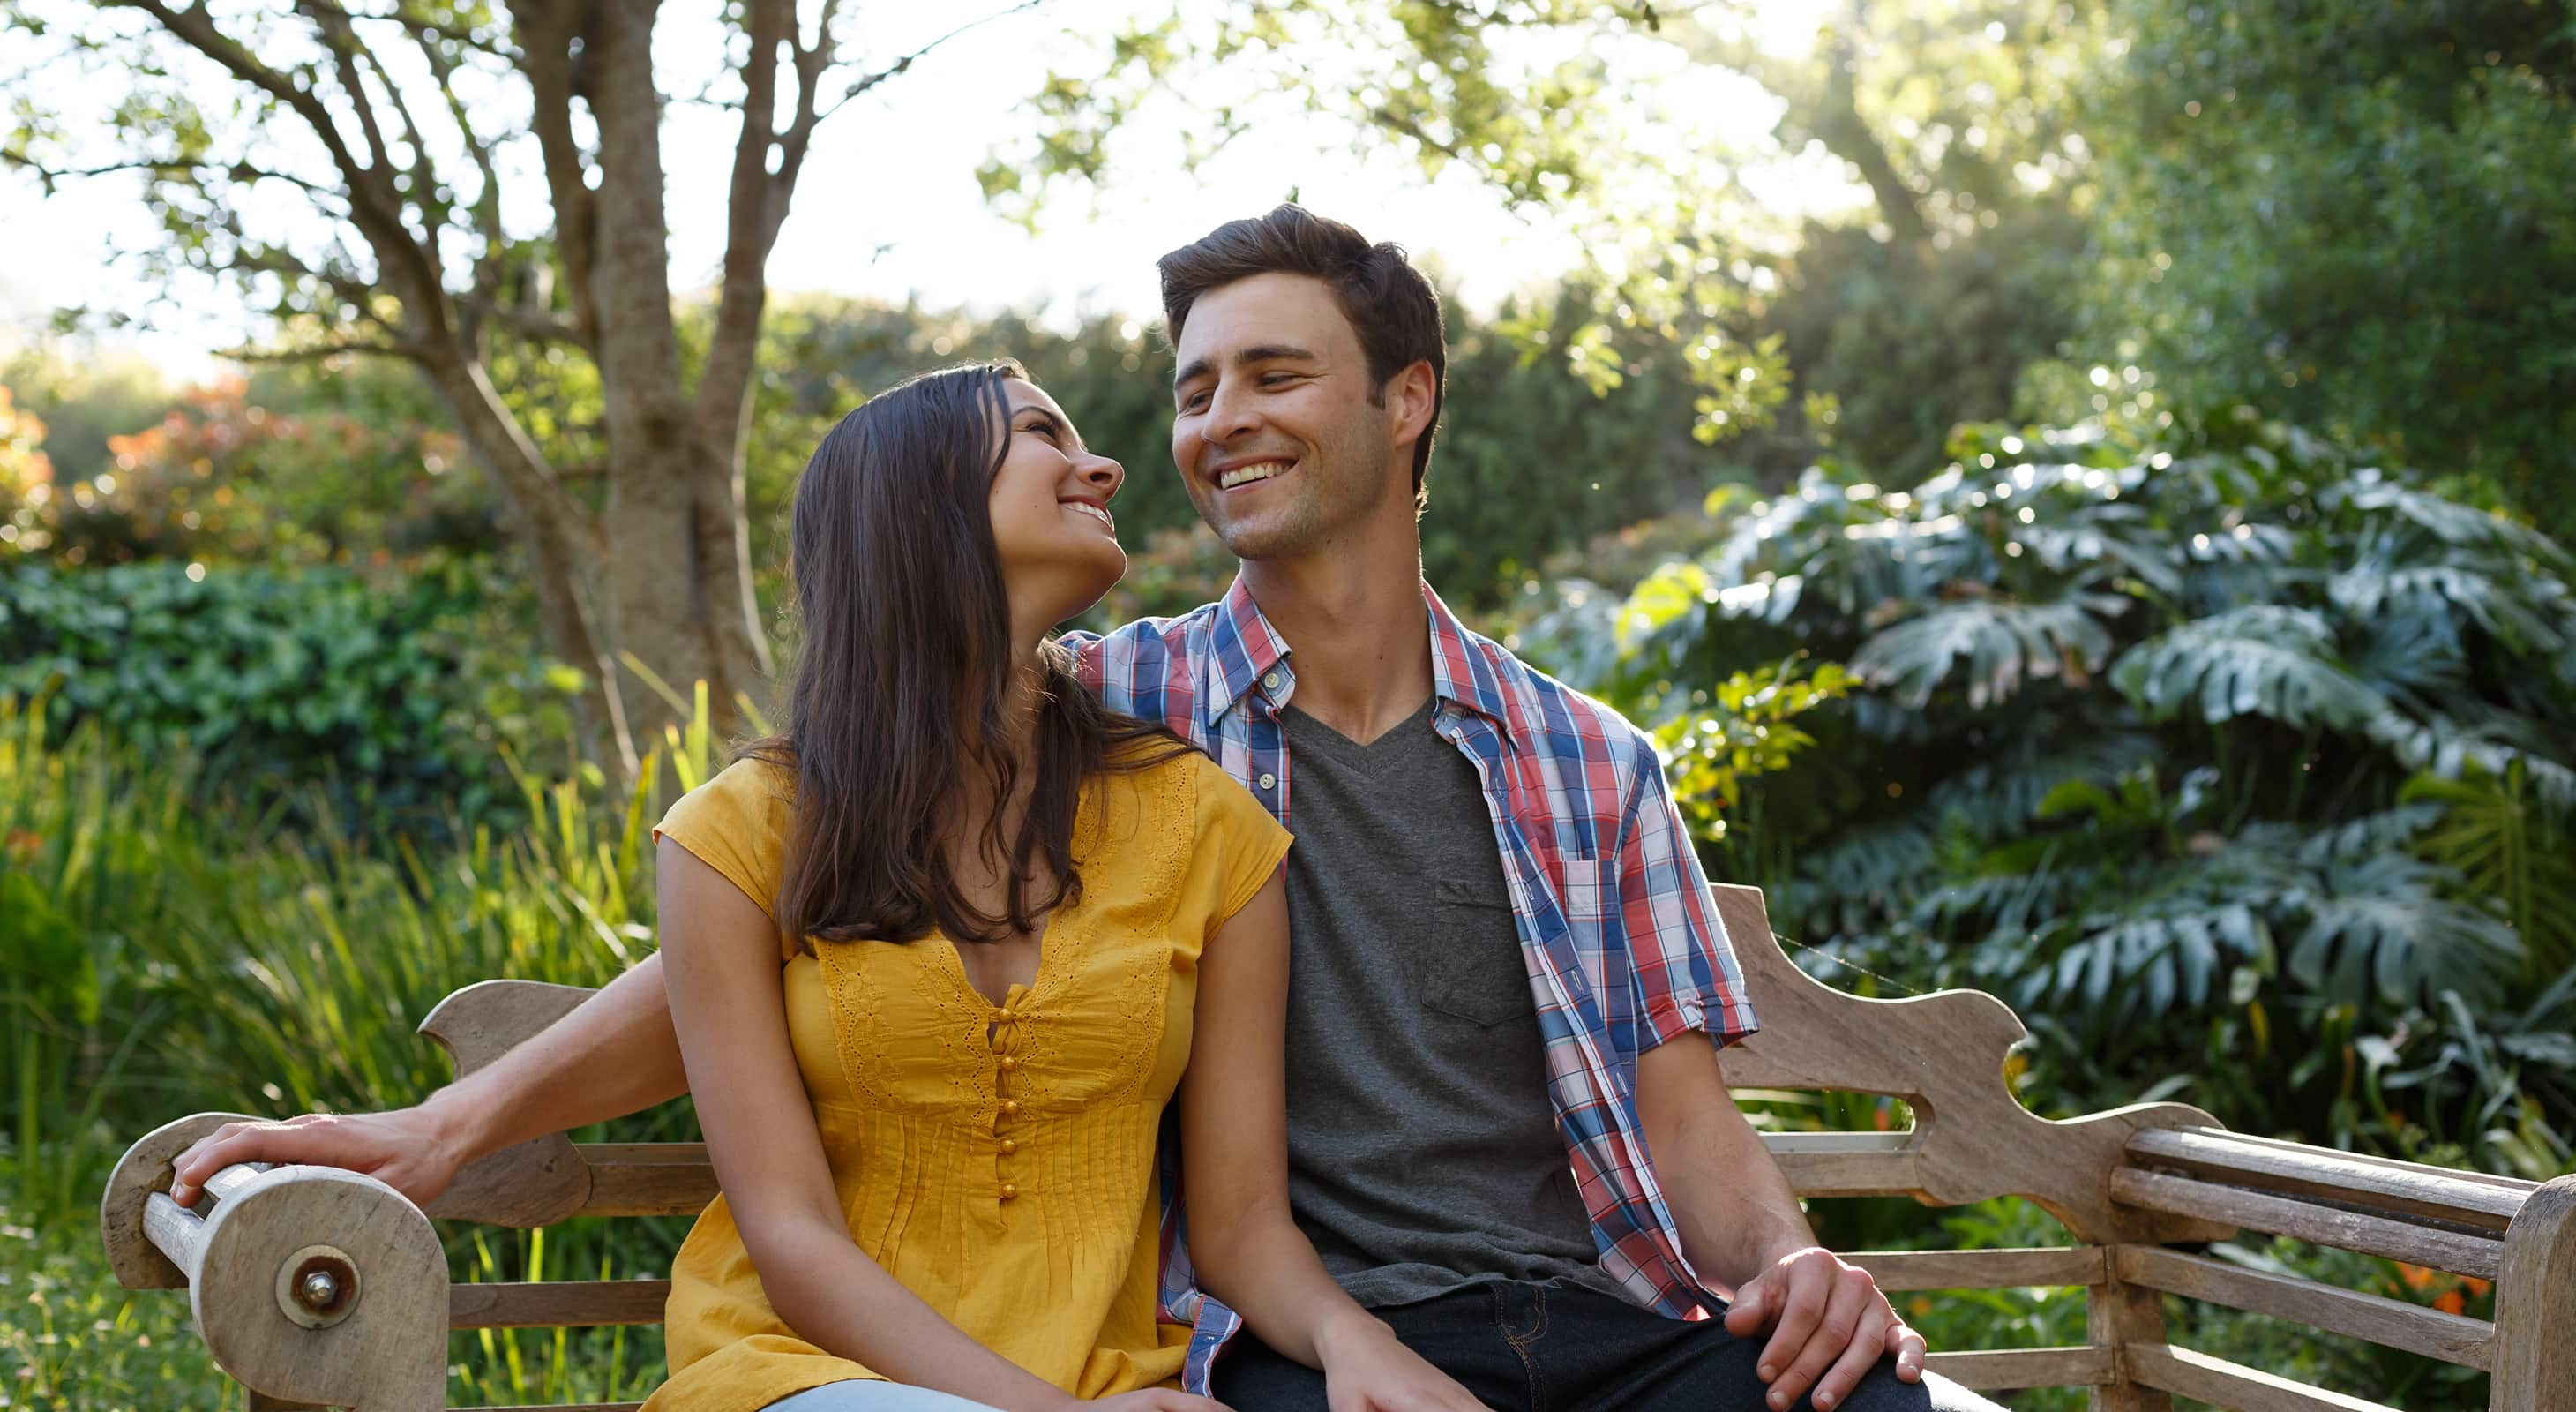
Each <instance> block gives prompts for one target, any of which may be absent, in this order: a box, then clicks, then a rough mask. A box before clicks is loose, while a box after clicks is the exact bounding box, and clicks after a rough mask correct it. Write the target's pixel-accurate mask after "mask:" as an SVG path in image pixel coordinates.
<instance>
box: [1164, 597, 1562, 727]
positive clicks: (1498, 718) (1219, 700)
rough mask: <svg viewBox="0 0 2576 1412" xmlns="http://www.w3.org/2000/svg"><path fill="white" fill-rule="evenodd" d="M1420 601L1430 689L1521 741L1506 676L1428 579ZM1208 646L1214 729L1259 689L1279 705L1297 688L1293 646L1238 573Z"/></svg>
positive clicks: (1202, 689)
mask: <svg viewBox="0 0 2576 1412" xmlns="http://www.w3.org/2000/svg"><path fill="white" fill-rule="evenodd" d="M1422 606H1423V609H1424V611H1425V612H1426V613H1427V614H1428V616H1429V620H1430V632H1431V692H1432V694H1433V695H1434V696H1437V697H1439V698H1440V699H1441V700H1442V701H1444V702H1448V703H1451V704H1453V705H1456V706H1460V707H1463V708H1465V709H1466V710H1469V711H1472V712H1474V713H1475V714H1477V715H1479V716H1482V717H1484V718H1486V719H1487V720H1489V721H1491V722H1492V723H1493V724H1494V725H1495V726H1496V727H1497V728H1501V729H1500V733H1501V736H1502V739H1503V741H1504V743H1505V745H1506V746H1510V747H1515V748H1516V747H1517V744H1518V742H1516V741H1514V740H1513V739H1512V732H1511V731H1510V730H1509V729H1507V727H1508V726H1509V724H1510V723H1509V722H1508V721H1507V720H1506V719H1505V718H1504V715H1503V690H1502V684H1501V683H1500V682H1497V681H1495V680H1494V677H1493V670H1492V668H1491V666H1490V665H1489V664H1488V663H1486V661H1485V660H1484V657H1483V656H1482V655H1481V654H1479V653H1477V652H1475V651H1473V650H1471V649H1470V647H1469V644H1468V641H1467V630H1466V628H1465V627H1464V626H1462V625H1461V624H1460V623H1459V621H1458V618H1457V615H1456V614H1454V613H1451V612H1450V611H1449V605H1448V604H1446V603H1443V602H1441V601H1440V595H1439V594H1437V593H1435V592H1433V591H1432V589H1431V585H1430V584H1429V583H1428V582H1425V583H1423V585H1422ZM1209 648H1210V651H1209V652H1208V654H1207V656H1206V657H1205V658H1204V659H1203V660H1202V662H1201V664H1200V669H1199V719H1200V722H1201V723H1202V724H1204V725H1206V726H1208V727H1209V728H1210V729H1214V728H1215V726H1216V724H1217V723H1218V722H1219V721H1222V720H1224V719H1225V717H1226V713H1227V712H1230V711H1232V710H1233V709H1234V708H1235V707H1236V706H1237V705H1239V704H1241V703H1242V701H1243V698H1245V697H1247V696H1250V695H1252V694H1253V693H1254V692H1255V691H1256V690H1258V691H1259V692H1260V693H1261V694H1262V696H1263V697H1264V698H1265V699H1266V700H1267V701H1268V702H1269V704H1270V707H1271V709H1272V710H1274V711H1275V710H1277V709H1279V708H1281V707H1284V706H1286V705H1287V704H1288V698H1289V697H1290V696H1291V695H1292V694H1293V693H1294V692H1295V691H1296V689H1297V669H1296V666H1295V664H1294V663H1292V662H1290V661H1289V657H1290V655H1291V651H1292V649H1290V647H1289V646H1288V643H1287V640H1286V639H1285V638H1282V637H1281V636H1280V635H1279V632H1278V630H1277V629H1276V628H1273V627H1271V626H1270V620H1269V619H1268V618H1265V617H1263V616H1262V615H1261V605H1260V604H1258V603H1256V602H1254V601H1253V599H1252V590H1251V588H1250V587H1248V586H1247V585H1246V584H1245V583H1244V581H1243V576H1242V575H1241V574H1237V575H1235V579H1234V583H1233V585H1232V586H1231V587H1229V588H1227V589H1226V591H1225V597H1223V598H1221V599H1219V600H1217V603H1216V614H1215V618H1214V621H1213V622H1212V623H1211V625H1210V637H1209Z"/></svg>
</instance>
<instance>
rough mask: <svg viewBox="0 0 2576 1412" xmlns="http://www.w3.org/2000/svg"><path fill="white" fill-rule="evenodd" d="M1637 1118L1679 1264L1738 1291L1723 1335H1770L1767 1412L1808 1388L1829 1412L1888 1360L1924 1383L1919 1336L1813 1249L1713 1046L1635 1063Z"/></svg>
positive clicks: (1841, 1266)
mask: <svg viewBox="0 0 2576 1412" xmlns="http://www.w3.org/2000/svg"><path fill="white" fill-rule="evenodd" d="M1637 1112H1638V1117H1639V1118H1640V1120H1641V1121H1642V1122H1643V1124H1644V1126H1645V1133H1646V1150H1647V1152H1648V1153H1649V1154H1651V1155H1652V1157H1653V1159H1654V1164H1655V1177H1656V1180H1657V1181H1659V1182H1660V1183H1661V1184H1662V1186H1663V1189H1664V1202H1665V1204H1666V1205H1667V1206H1670V1207H1671V1208H1672V1213H1673V1221H1674V1224H1675V1225H1677V1226H1679V1227H1680V1229H1681V1237H1682V1254H1683V1256H1684V1257H1685V1258H1687V1259H1688V1260H1689V1261H1690V1263H1691V1268H1692V1269H1694V1270H1697V1271H1698V1272H1699V1273H1700V1275H1701V1276H1702V1277H1703V1278H1708V1279H1717V1280H1722V1281H1724V1282H1725V1283H1726V1284H1728V1285H1730V1286H1732V1287H1733V1288H1734V1290H1735V1299H1734V1301H1733V1303H1732V1304H1731V1305H1730V1306H1729V1307H1728V1309H1727V1311H1726V1327H1727V1331H1728V1332H1729V1333H1732V1334H1734V1335H1735V1336H1736V1337H1738V1338H1751V1337H1753V1336H1755V1335H1757V1334H1760V1333H1761V1332H1762V1331H1763V1330H1765V1329H1768V1330H1770V1338H1769V1339H1768V1341H1767V1342H1765V1344H1764V1345H1763V1348H1762V1354H1761V1357H1760V1359H1759V1361H1758V1362H1757V1363H1756V1364H1755V1368H1756V1370H1757V1371H1758V1372H1759V1373H1760V1374H1761V1376H1762V1380H1763V1381H1764V1382H1766V1383H1769V1384H1770V1385H1771V1393H1770V1398H1769V1401H1770V1405H1771V1406H1772V1407H1773V1408H1775V1409H1778V1408H1785V1407H1788V1406H1790V1405H1792V1404H1794V1403H1795V1402H1796V1401H1797V1400H1798V1394H1799V1393H1801V1392H1803V1391H1805V1390H1806V1389H1807V1388H1809V1387H1813V1388H1814V1389H1815V1398H1814V1406H1815V1407H1816V1408H1817V1409H1818V1412H1831V1409H1832V1408H1834V1407H1835V1406H1837V1405H1839V1404H1840V1403H1841V1402H1842V1400H1843V1399H1844V1398H1845V1397H1847V1396H1849V1395H1850V1394H1851V1390H1852V1388H1853V1386H1854V1385H1856V1384H1857V1383H1859V1381H1860V1379H1861V1375H1862V1374H1865V1373H1867V1372H1868V1371H1869V1370H1870V1368H1871V1367H1872V1366H1873V1365H1874V1364H1876V1363H1877V1362H1878V1360H1879V1359H1880V1358H1882V1357H1885V1356H1888V1355H1891V1354H1892V1355H1894V1356H1895V1358H1896V1375H1897V1377H1899V1378H1901V1379H1903V1380H1905V1381H1907V1382H1914V1381H1917V1380H1919V1379H1920V1378H1921V1377H1922V1376H1923V1339H1922V1336H1921V1335H1919V1334H1917V1333H1915V1332H1914V1331H1913V1330H1912V1329H1910V1328H1907V1327H1906V1325H1905V1321H1904V1320H1903V1319H1900V1318H1898V1317H1897V1314H1896V1311H1895V1309H1894V1308H1893V1307H1891V1306H1890V1305H1889V1304H1888V1302H1887V1296H1886V1295H1884V1294H1881V1293H1880V1292H1879V1289H1878V1283H1877V1282H1876V1281H1875V1280H1872V1279H1871V1278H1870V1276H1869V1272H1868V1271H1866V1270H1863V1269H1860V1268H1859V1267H1857V1266H1854V1265H1850V1264H1846V1263H1844V1261H1843V1260H1842V1258H1841V1257H1840V1256H1837V1255H1835V1254H1834V1253H1833V1252H1832V1251H1830V1250H1826V1249H1825V1248H1823V1247H1822V1246H1819V1245H1817V1244H1816V1236H1815V1232H1814V1231H1813V1230H1811V1229H1810V1228H1809V1227H1808V1225H1807V1218H1806V1215H1805V1214H1804V1213H1803V1212H1801V1211H1800V1210H1799V1209H1798V1197H1797V1194H1796V1192H1795V1191H1793V1190H1792V1189H1791V1188H1790V1186H1789V1179H1788V1177H1787V1176H1785V1175H1783V1174H1782V1172H1781V1171H1780V1164H1779V1163H1777V1162H1775V1161H1773V1160H1772V1159H1771V1151H1770V1149H1769V1148H1766V1147H1764V1146H1763V1145H1762V1137H1761V1135H1760V1134H1759V1133H1756V1132H1755V1131H1754V1130H1753V1125H1752V1124H1751V1123H1749V1122H1747V1121H1745V1118H1744V1113H1743V1110H1741V1109H1739V1108H1737V1107H1736V1106H1735V1098H1734V1095H1732V1094H1730V1093H1729V1092H1727V1088H1726V1079H1725V1077H1724V1075H1723V1074H1722V1073H1721V1072H1720V1070H1719V1067H1718V1057H1717V1049H1716V1047H1715V1046H1714V1045H1711V1044H1709V1043H1708V1042H1707V1040H1706V1039H1705V1038H1704V1037H1702V1036H1698V1035H1683V1036H1681V1037H1679V1038H1677V1039H1675V1040H1674V1041H1673V1042H1671V1043H1669V1044H1664V1045H1660V1046H1658V1047H1656V1048H1654V1049H1650V1050H1648V1051H1646V1053H1645V1054H1644V1055H1642V1056H1640V1057H1639V1059H1638V1060H1637Z"/></svg>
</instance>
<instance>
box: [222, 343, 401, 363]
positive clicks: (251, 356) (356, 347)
mask: <svg viewBox="0 0 2576 1412" xmlns="http://www.w3.org/2000/svg"><path fill="white" fill-rule="evenodd" d="M430 351H431V350H430V349H429V348H428V347H427V346H426V345H424V344H420V343H412V342H406V341H404V340H401V339H383V338H330V339H324V340H323V341H322V342H320V343H308V344H301V345H298V346H296V347H293V348H235V349H231V350H229V351H227V352H226V353H225V354H224V356H225V357H227V358H233V359H238V360H239V361H241V362H245V363H310V362H315V361H318V360H320V359H324V358H337V357H339V356H340V355H341V354H343V353H365V354H374V355H377V356H381V357H387V358H401V359H405V360H407V361H410V362H414V363H417V362H419V361H421V360H422V359H423V358H425V357H427V356H429V353H430Z"/></svg>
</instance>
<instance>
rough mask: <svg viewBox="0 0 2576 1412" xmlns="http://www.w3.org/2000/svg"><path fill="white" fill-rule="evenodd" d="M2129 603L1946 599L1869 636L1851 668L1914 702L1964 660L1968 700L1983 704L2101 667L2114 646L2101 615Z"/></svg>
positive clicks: (2094, 598) (2092, 597)
mask: <svg viewBox="0 0 2576 1412" xmlns="http://www.w3.org/2000/svg"><path fill="white" fill-rule="evenodd" d="M2124 606H2125V604H2124V602H2123V600H2120V599H2117V598H2112V597H2109V596H2108V595H2104V594H2089V593H2076V594H2070V595H2068V596H2067V597H2066V598H2063V599H2060V600H2058V601H2056V602H2052V603H2017V602H2009V601H1989V600H1974V599H1972V600H1970V601H1967V602H1963V603H1949V604H1944V605H1942V606H1941V607H1938V608H1934V609H1932V610H1931V611H1930V612H1927V613H1924V614H1921V615H1920V616H1917V617H1914V618H1909V619H1907V620H1906V621H1904V622H1901V623H1898V624H1896V625H1895V626H1894V627H1891V628H1888V629H1886V630H1884V631H1882V632H1880V633H1878V634H1877V635H1876V636H1873V637H1872V638H1870V639H1869V640H1868V641H1867V642H1864V643H1862V644H1861V648H1860V650H1859V651H1858V652H1856V653H1853V654H1852V660H1851V667H1852V671H1853V672H1854V673H1855V674H1857V675H1858V676H1859V677H1860V678H1861V679H1862V680H1864V681H1867V682H1869V683H1870V684H1871V685H1873V686H1879V687H1884V688H1887V689H1889V690H1890V691H1891V692H1892V694H1893V695H1894V696H1895V697H1896V699H1897V701H1898V703H1899V704H1901V705H1903V706H1905V707H1907V708H1909V709H1915V708H1920V707H1921V706H1922V705H1923V704H1924V703H1925V702H1927V701H1929V700H1931V699H1932V693H1933V691H1934V690H1935V689H1937V688H1938V687H1939V686H1940V685H1941V684H1942V683H1943V682H1944V681H1945V680H1946V679H1948V677H1949V676H1950V674H1951V672H1952V670H1953V669H1954V668H1955V667H1960V666H1964V667H1965V669H1966V670H1965V672H1964V675H1965V676H1966V678H1967V697H1968V705H1969V706H1970V707H1971V708H1983V707H1986V706H1989V705H1992V704H1994V703H1995V702H1998V701H2001V700H2003V699H2005V698H2006V697H2009V696H2011V695H2012V694H2013V693H2014V692H2016V691H2018V690H2020V689H2021V686H2022V683H2023V682H2024V681H2026V680H2028V679H2030V678H2034V677H2054V676H2059V675H2061V674H2089V673H2092V672H2096V671H2099V670H2101V667H2102V662H2103V659H2104V658H2105V657H2107V656H2108V655H2109V653H2110V650H2111V632H2110V629H2109V628H2107V627H2105V626H2104V625H2103V622H2102V619H2103V618H2105V617H2108V616H2110V615H2112V614H2114V613H2117V612H2119V611H2120V610H2121V608H2122V607H2124Z"/></svg>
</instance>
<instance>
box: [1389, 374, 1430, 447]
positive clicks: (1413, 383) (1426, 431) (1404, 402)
mask: <svg viewBox="0 0 2576 1412" xmlns="http://www.w3.org/2000/svg"><path fill="white" fill-rule="evenodd" d="M1439 395H1440V379H1439V376H1438V375H1437V374H1435V373H1433V372H1432V371H1431V363H1430V360H1428V359H1423V358H1417V359H1415V360H1414V361H1413V362H1412V363H1411V364H1409V365H1408V366H1406V367H1405V369H1404V370H1403V371H1401V372H1399V373H1397V374H1396V375H1395V376H1394V377H1392V378H1389V379H1387V383H1386V410H1387V413H1388V418H1389V422H1390V425H1389V426H1388V428H1387V433H1388V440H1389V441H1390V442H1392V443H1393V444H1395V445H1399V446H1401V445H1403V444H1405V443H1407V442H1418V441H1420V440H1422V438H1424V437H1426V436H1429V435H1430V434H1431V417H1432V414H1433V411H1434V410H1435V408H1436V407H1437V405H1438V398H1439Z"/></svg>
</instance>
